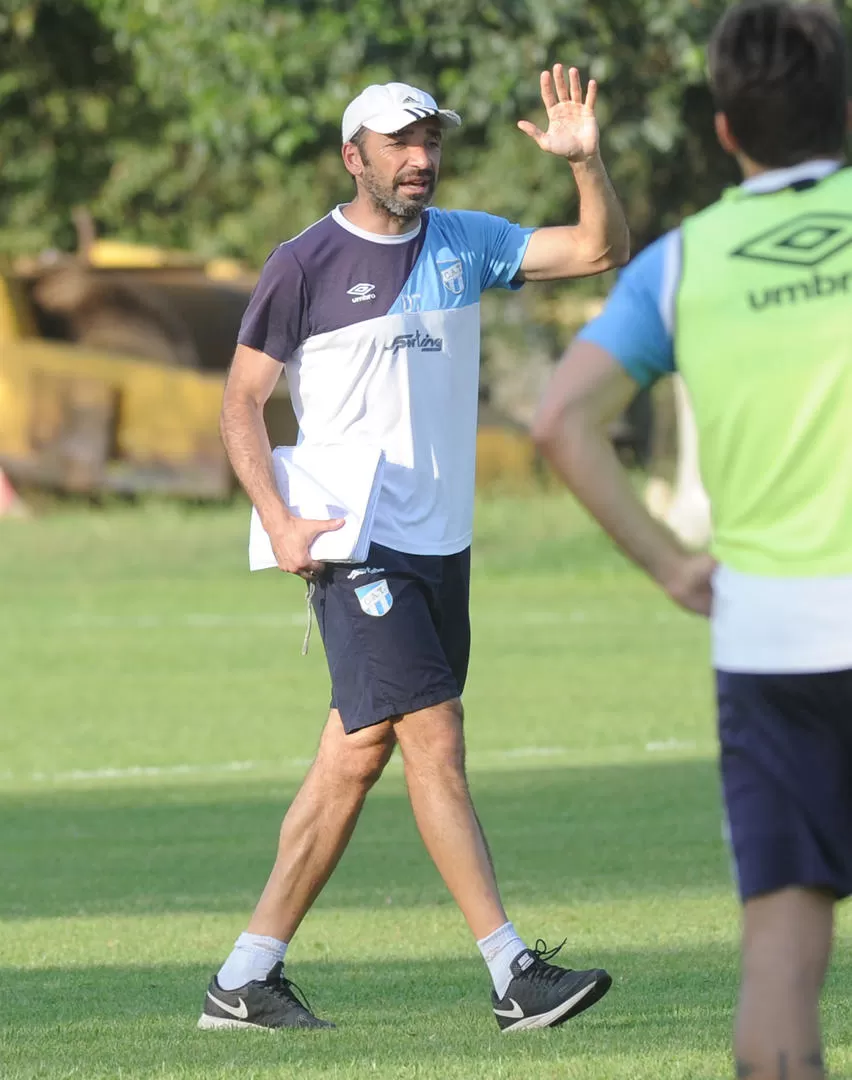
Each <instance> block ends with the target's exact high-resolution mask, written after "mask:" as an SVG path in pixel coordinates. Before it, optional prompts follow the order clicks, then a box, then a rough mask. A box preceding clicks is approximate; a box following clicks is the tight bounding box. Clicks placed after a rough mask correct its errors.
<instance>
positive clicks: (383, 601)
mask: <svg viewBox="0 0 852 1080" xmlns="http://www.w3.org/2000/svg"><path fill="white" fill-rule="evenodd" d="M355 595H356V596H357V597H358V603H359V604H360V605H361V610H362V611H363V612H364V614H365V615H372V616H374V618H377V619H378V618H380V617H381V616H382V615H387V613H388V612H389V611H390V609H391V608H392V607H393V596H391V591H390V589H389V588H388V583H387V581H386V580H385V579H384V578H382V580H381V581H377V582H376V583H375V584H373V585H361V586H359V588H357V589H356V590H355Z"/></svg>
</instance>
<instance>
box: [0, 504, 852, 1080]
mask: <svg viewBox="0 0 852 1080" xmlns="http://www.w3.org/2000/svg"><path fill="white" fill-rule="evenodd" d="M246 526H247V521H246V510H245V507H241V506H237V507H232V508H228V509H225V510H180V509H177V508H173V507H163V506H156V505H155V506H148V507H141V508H136V509H116V510H111V511H107V512H83V511H80V510H77V511H74V510H65V511H59V512H54V513H53V514H51V515H49V516H47V517H44V518H41V519H38V520H35V521H32V522H0V601H2V602H0V695H2V697H0V717H2V722H0V980H2V998H0V1002H2V1004H0V1078H2V1080H24V1078H28V1080H29V1078H34V1077H46V1078H50V1080H59V1078H65V1077H69V1078H70V1077H74V1078H75V1080H96V1078H106V1077H110V1078H112V1077H121V1078H131V1077H133V1078H136V1077H157V1078H178V1077H179V1078H181V1080H202V1078H204V1080H220V1078H225V1077H229V1078H232V1077H239V1078H241V1080H254V1078H261V1077H263V1078H268V1077H269V1078H271V1077H299V1078H305V1080H312V1078H315V1077H320V1076H322V1077H338V1078H341V1080H343V1078H346V1080H355V1078H359V1080H360V1078H362V1077H370V1078H372V1077H376V1078H388V1080H390V1078H415V1077H416V1078H421V1077H422V1078H431V1080H450V1078H458V1080H501V1078H512V1080H515V1078H518V1080H528V1078H529V1080H535V1078H548V1080H549V1078H556V1077H559V1078H562V1077H564V1078H571V1080H581V1078H582V1080H621V1078H628V1077H629V1078H642V1080H670V1078H675V1077H677V1078H686V1077H700V1078H711V1077H714V1078H721V1077H725V1076H728V1075H729V1074H730V1068H729V1065H728V1060H729V1058H728V1037H729V1028H730V1022H731V1010H732V1003H733V1000H734V995H735V988H736V978H737V971H736V934H737V922H736V919H737V909H736V905H735V903H734V900H733V897H732V890H731V885H730V880H729V871H728V862H727V854H726V851H725V848H724V845H723V842H722V839H721V829H720V810H719V799H718V792H717V780H716V772H715V763H714V739H713V723H712V704H711V683H710V677H709V673H708V671H707V667H706V653H707V631H706V627H705V626H704V625H703V624H702V623H701V622H700V621H698V620H695V619H691V618H690V617H688V616H686V615H683V614H681V613H679V612H678V611H676V610H675V609H674V608H673V607H671V606H670V605H669V604H668V603H667V602H666V601H665V600H664V599H663V598H661V597H659V596H658V595H657V594H656V593H655V592H654V591H653V589H652V588H651V587H650V586H649V585H648V584H647V583H646V582H645V581H644V580H643V579H642V578H641V577H640V576H639V575H637V574H636V573H634V572H633V571H632V570H631V569H630V568H629V567H627V566H626V564H625V563H624V562H623V561H622V560H621V559H620V558H619V557H618V556H617V555H616V554H615V553H613V552H612V550H611V549H610V548H609V546H608V544H607V543H606V542H605V541H603V540H602V539H600V538H599V537H598V536H597V534H596V532H595V531H594V529H592V527H591V526H590V525H589V524H588V523H587V522H586V521H585V520H584V519H583V518H582V516H581V515H580V514H579V513H578V512H577V510H576V509H575V508H574V507H573V506H572V504H571V503H570V502H569V501H568V500H567V499H563V498H558V497H555V496H548V497H542V498H540V499H539V500H537V501H535V502H525V501H523V500H512V499H508V498H505V499H499V500H495V501H491V502H488V503H483V504H481V505H480V508H479V514H478V541H477V547H476V549H475V550H476V557H475V567H474V585H473V624H474V656H473V663H472V669H471V679H470V684H469V690H468V693H467V695H466V706H467V715H468V733H469V747H470V772H471V783H472V785H473V788H474V796H475V798H476V799H477V805H478V808H479V812H480V816H481V817H482V819H483V822H484V825H485V827H486V830H487V832H488V835H489V839H490V843H491V846H492V848H493V849H494V855H495V860H496V863H497V868H498V873H499V875H500V879H501V882H502V887H503V890H504V895H505V899H506V902H507V907H508V909H509V911H510V915H511V917H512V918H513V919H514V921H515V923H516V925H517V926H518V928H519V930H520V931H521V933H522V934H523V935H524V936H525V937H526V938H527V939H528V940H529V941H530V942H533V941H534V940H535V938H536V937H539V936H541V937H543V938H545V939H546V940H547V941H548V942H549V943H550V944H557V943H558V942H559V941H561V939H562V938H563V937H567V939H568V943H567V945H566V947H565V950H564V958H565V960H566V961H567V962H569V963H571V964H573V965H574V966H589V965H595V966H597V965H601V966H606V967H607V968H609V970H610V971H611V972H612V973H613V976H614V980H615V984H614V987H613V990H612V991H611V993H610V995H609V996H608V997H607V998H606V999H605V1000H604V1001H603V1002H602V1003H601V1004H600V1005H599V1006H597V1007H596V1008H595V1009H593V1010H591V1011H590V1012H589V1013H588V1014H586V1015H585V1016H583V1017H581V1018H579V1019H578V1020H576V1021H574V1022H572V1023H570V1024H568V1025H566V1026H565V1027H563V1028H560V1029H558V1030H556V1031H545V1032H534V1033H530V1034H527V1035H523V1036H515V1037H506V1036H501V1035H500V1034H499V1032H498V1030H497V1027H496V1025H495V1023H494V1021H493V1019H492V1017H491V1015H490V1006H489V999H488V989H489V987H488V981H487V975H486V972H485V970H484V967H483V966H482V963H481V961H480V959H479V956H478V954H477V953H476V950H475V946H474V945H473V942H472V941H470V940H469V938H468V936H467V933H466V930H465V928H464V926H463V924H462V921H461V917H460V916H459V914H458V913H457V911H456V909H455V908H454V906H453V905H452V903H451V902H450V901H449V899H448V897H447V895H446V894H445V891H444V888H443V885H442V884H441V882H440V880H439V878H438V877H437V874H436V873H435V871H434V869H433V868H432V866H431V864H430V863H429V861H428V860H427V858H426V856H425V855H424V853H423V851H422V849H421V846H420V843H419V840H418V838H417V835H416V832H415V829H414V826H413V824H412V821H411V819H410V814H409V813H408V810H407V805H406V801H405V795H404V788H403V784H402V776H401V771H400V768H399V765H398V762H396V761H393V762H392V763H391V765H390V767H389V769H388V772H387V774H386V775H385V777H384V778H383V780H382V781H381V783H380V784H379V785H378V787H377V788H376V790H375V791H374V793H373V795H372V796H371V798H370V800H369V802H368V805H367V808H366V810H365V812H364V816H363V818H362V821H361V824H360V826H359V828H358V831H357V833H356V836H355V838H354V840H353V842H352V845H351V847H350V850H349V851H348V852H347V854H346V856H345V857H344V860H343V863H342V864H341V866H340V868H339V870H338V872H337V874H336V875H335V877H334V878H333V879H332V881H331V883H330V885H329V887H328V889H327V890H326V892H325V894H324V895H323V896H322V897H321V898H320V901H319V903H318V904H317V907H316V909H315V910H314V912H313V913H312V914H311V916H310V917H309V918H308V919H307V920H306V922H305V924H304V926H303V927H302V930H301V931H300V933H299V935H298V936H297V937H296V939H295V942H294V944H293V946H292V948H291V950H290V953H289V954H288V973H289V974H290V976H291V977H292V978H294V979H295V980H296V982H297V983H299V984H300V985H302V986H304V988H305V989H306V990H307V992H308V995H309V997H310V999H311V1002H312V1004H313V1005H314V1007H315V1008H316V1010H317V1012H318V1013H319V1014H320V1015H324V1016H328V1017H329V1018H332V1019H334V1020H335V1021H336V1022H337V1023H338V1025H339V1030H337V1031H335V1032H321V1033H276V1034H269V1033H265V1032H245V1033H243V1032H240V1033H227V1032H224V1033H200V1032H198V1031H196V1029H195V1022H196V1018H197V1014H198V1011H199V1008H200V1005H201V1002H202V998H203V995H204V990H205V986H206V982H207V980H208V979H209V977H210V974H211V972H212V970H214V969H215V967H216V966H218V964H219V962H220V961H221V959H222V958H223V956H224V954H225V953H226V952H227V951H228V949H229V948H230V945H231V942H232V940H233V938H234V937H235V936H236V935H237V933H239V931H240V930H241V929H242V928H243V926H244V924H245V921H246V919H247V916H248V913H249V911H250V909H251V907H252V906H253V903H254V900H255V898H256V896H257V894H258V892H259V890H260V888H261V886H262V883H263V881H264V880H265V876H266V873H267V870H268V868H269V865H270V861H271V858H272V856H273V852H274V846H275V841H276V835H277V829H278V823H279V820H280V817H281V814H282V811H283V809H284V808H285V806H286V804H287V801H288V799H289V798H290V797H291V796H292V794H293V792H294V791H295V789H296V787H297V785H298V783H299V780H300V777H301V775H302V773H303V771H304V769H305V765H306V762H307V761H308V759H309V758H310V756H311V754H312V752H313V749H314V745H315V742H316V738H317V734H318V730H319V727H320V725H321V723H322V721H323V719H324V713H325V708H326V704H327V698H328V686H327V677H326V672H325V667H324V660H323V656H322V649H321V646H320V644H319V642H318V641H317V642H316V643H315V645H314V647H313V648H312V650H311V653H310V655H309V656H308V657H307V658H306V659H303V658H302V657H300V655H299V649H300V645H301V640H302V634H303V625H302V616H303V611H304V604H303V594H302V591H301V589H300V586H299V583H298V582H296V581H295V580H294V579H287V578H284V577H283V576H282V575H277V574H275V573H273V572H271V571H268V572H265V573H262V574H257V575H253V576H249V574H248V573H247V571H246V569H245V556H244V548H245V538H246ZM850 997H852V920H850V918H849V915H848V913H844V914H843V916H842V917H841V920H840V944H839V949H838V953H837V958H836V963H835V967H834V970H833V973H832V976H831V980H830V985H829V988H828V992H827V997H826V1009H825V1021H826V1029H827V1034H828V1042H829V1055H828V1056H829V1063H830V1065H831V1067H832V1069H833V1075H835V1076H847V1077H848V1076H852V1021H850V1006H849V1000H850Z"/></svg>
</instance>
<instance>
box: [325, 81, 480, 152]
mask: <svg viewBox="0 0 852 1080" xmlns="http://www.w3.org/2000/svg"><path fill="white" fill-rule="evenodd" d="M428 116H437V117H439V119H440V121H441V123H442V124H443V125H444V126H445V127H458V126H459V124H460V123H461V117H460V116H459V114H458V113H457V112H453V111H452V109H439V108H438V106H437V104H436V103H435V99H434V98H433V97H432V95H431V94H427V93H426V91H425V90H418V89H417V87H416V86H408V84H407V83H399V82H392V83H384V84H383V85H380V84H379V83H373V85H372V86H368V87H367V89H366V90H362V91H361V93H360V94H359V95H358V97H356V98H355V99H354V100H353V101H350V102H349V104H348V105H347V106H346V111H345V112H344V114H343V123H342V124H341V134H342V135H343V141H344V142H349V140H350V139H351V138H352V136H353V135H354V134H355V133H356V132H357V131H359V130H360V129H361V128H362V127H365V128H369V129H370V131H377V132H378V133H379V134H380V135H391V134H392V133H393V132H394V131H401V130H402V129H403V128H404V127H408V125H409V124H413V123H414V122H415V121H417V120H425V119H426V118H427V117H428Z"/></svg>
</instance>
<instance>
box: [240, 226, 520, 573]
mask: <svg viewBox="0 0 852 1080" xmlns="http://www.w3.org/2000/svg"><path fill="white" fill-rule="evenodd" d="M532 231H533V230H531V229H523V228H521V227H520V226H518V225H513V224H511V223H509V222H508V221H504V220H503V219H502V218H497V217H493V216H491V215H490V214H484V213H478V212H473V211H461V210H453V211H445V210H435V209H432V210H428V211H426V212H425V213H424V214H423V216H422V218H421V221H420V223H419V226H418V228H417V229H415V230H412V231H411V232H409V233H405V234H403V235H401V236H383V235H377V234H375V233H369V232H365V231H364V230H363V229H359V228H358V227H357V226H355V225H353V224H352V223H351V222H349V221H348V220H347V219H346V218H345V217H344V215H343V213H342V212H341V210H340V208H339V207H338V208H336V209H335V210H333V211H332V212H331V213H330V214H329V215H328V216H327V217H324V218H323V219H322V220H321V221H318V222H317V223H316V224H314V225H312V226H311V227H310V228H308V229H307V230H305V232H303V233H301V234H300V235H299V236H297V237H295V239H293V240H290V241H288V242H287V243H284V244H281V245H280V246H279V247H278V248H276V249H275V251H274V252H273V253H272V254H271V255H270V257H269V259H268V260H267V263H266V266H265V267H264V269H263V272H262V273H261V276H260V280H259V281H258V283H257V286H256V288H255V290H254V293H253V295H252V298H251V301H250V303H249V306H248V310H247V311H246V314H245V317H244V319H243V324H242V327H241V329H240V336H239V341H240V344H242V345H247V346H249V347H250V348H253V349H258V350H260V351H261V352H264V353H267V354H268V355H269V356H272V357H274V358H275V359H276V360H279V361H281V362H282V363H284V364H286V370H287V378H288V382H289V385H290V393H291V397H292V400H293V406H294V409H295V412H296V417H297V419H298V421H299V429H300V439H302V440H303V441H310V442H316V443H347V442H361V443H364V442H366V443H369V444H370V445H373V446H376V447H379V448H381V449H383V450H384V451H385V454H386V457H387V465H386V468H385V481H384V486H383V489H382V493H381V496H380V499H379V504H378V508H377V512H376V523H375V527H374V530H373V537H372V538H373V540H374V541H375V542H376V543H378V544H383V545H384V546H386V547H391V548H395V549H396V550H398V551H403V552H408V553H410V554H420V555H449V554H453V553H454V552H457V551H462V550H463V549H464V548H466V547H467V546H468V545H469V544H470V540H471V533H472V525H473V491H474V474H475V461H476V418H477V405H478V398H479V301H480V296H481V294H482V293H483V292H484V291H485V290H486V289H491V288H514V287H516V286H517V281H516V279H517V277H518V272H519V270H520V266H521V262H522V260H523V257H524V253H525V252H526V248H527V243H528V242H529V237H530V235H531V233H532Z"/></svg>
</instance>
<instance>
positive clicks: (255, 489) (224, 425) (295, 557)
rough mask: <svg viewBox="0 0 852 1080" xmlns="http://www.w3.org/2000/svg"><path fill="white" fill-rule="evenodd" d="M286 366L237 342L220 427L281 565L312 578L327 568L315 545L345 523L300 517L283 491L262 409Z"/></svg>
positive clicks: (226, 385)
mask: <svg viewBox="0 0 852 1080" xmlns="http://www.w3.org/2000/svg"><path fill="white" fill-rule="evenodd" d="M282 368H283V365H282V364H281V363H280V362H279V361H278V360H276V359H275V358H274V357H272V356H268V355H267V354H266V353H263V352H258V350H257V349H251V348H249V347H248V346H247V345H238V346H237V351H236V353H235V354H234V360H233V363H232V365H231V370H230V372H229V373H228V378H227V381H226V383H225V393H224V397H223V401H222V414H221V418H220V430H221V432H222V441H223V442H224V444H225V450H226V451H227V454H228V459H229V461H230V462H231V466H232V467H233V470H234V472H235V473H236V474H237V479H238V480H239V481H240V483H241V484H242V486H243V487H244V488H245V491H246V494H247V495H248V497H249V498H250V499H251V501H252V502H253V503H254V505H255V507H256V508H257V512H258V514H259V515H260V520H261V522H262V523H263V527H264V529H266V532H267V534H268V535H269V539H270V541H271V542H272V550H273V551H274V553H275V557H276V559H277V560H278V566H279V567H280V568H281V569H282V570H285V571H287V572H288V573H291V574H299V575H300V577H306V578H309V577H311V576H312V575H313V574H316V573H318V572H320V571H321V570H322V563H318V562H316V561H315V560H314V559H312V558H311V555H310V550H309V549H310V545H311V544H312V543H313V541H314V540H315V539H316V537H317V536H319V534H320V533H322V532H330V531H332V530H333V529H339V528H340V526H341V525H342V524H343V522H342V521H340V520H334V521H309V520H305V519H302V518H296V517H294V516H293V515H292V514H291V513H290V511H289V510H288V509H287V507H286V506H285V504H284V500H283V499H282V498H281V495H280V494H279V492H278V485H277V484H276V482H275V472H274V470H273V467H272V449H271V447H270V445H269V436H268V435H267V432H266V424H265V423H264V420H263V408H264V405H266V402H267V401H268V400H269V397H270V395H271V394H272V391H273V390H274V389H275V384H276V383H277V382H278V379H279V378H280V377H281V371H282Z"/></svg>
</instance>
